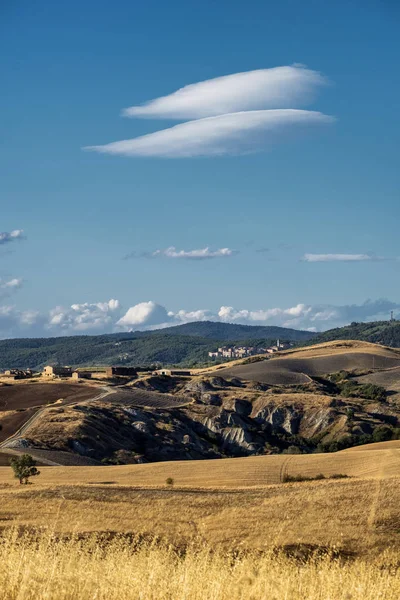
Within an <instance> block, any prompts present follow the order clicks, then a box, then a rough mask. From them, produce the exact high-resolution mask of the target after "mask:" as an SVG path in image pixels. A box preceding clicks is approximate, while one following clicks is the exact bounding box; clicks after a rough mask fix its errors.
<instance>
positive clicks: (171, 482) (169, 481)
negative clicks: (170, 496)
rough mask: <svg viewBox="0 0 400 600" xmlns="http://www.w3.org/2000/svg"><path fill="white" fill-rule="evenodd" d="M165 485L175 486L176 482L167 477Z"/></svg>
mask: <svg viewBox="0 0 400 600" xmlns="http://www.w3.org/2000/svg"><path fill="white" fill-rule="evenodd" d="M165 483H166V484H167V485H170V486H173V485H174V480H173V478H172V477H167V479H166V480H165Z"/></svg>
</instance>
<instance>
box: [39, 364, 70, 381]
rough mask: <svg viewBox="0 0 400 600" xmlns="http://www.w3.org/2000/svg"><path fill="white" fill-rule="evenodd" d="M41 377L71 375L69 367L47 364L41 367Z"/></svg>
mask: <svg viewBox="0 0 400 600" xmlns="http://www.w3.org/2000/svg"><path fill="white" fill-rule="evenodd" d="M43 377H49V378H50V377H52V378H54V377H72V369H71V367H52V366H51V365H47V366H46V367H45V368H44V369H43Z"/></svg>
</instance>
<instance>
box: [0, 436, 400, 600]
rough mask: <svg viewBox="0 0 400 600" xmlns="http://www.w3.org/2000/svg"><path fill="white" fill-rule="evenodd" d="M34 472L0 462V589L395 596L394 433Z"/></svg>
mask: <svg viewBox="0 0 400 600" xmlns="http://www.w3.org/2000/svg"><path fill="white" fill-rule="evenodd" d="M40 470H41V474H40V475H39V477H37V478H34V480H33V483H32V485H19V484H18V483H16V482H15V480H14V479H13V478H12V473H11V469H9V468H6V467H2V468H0V528H1V530H2V535H1V536H0V600H2V599H4V600H8V599H12V600H14V599H15V600H34V599H35V600H36V599H42V598H43V599H44V598H46V599H47V600H67V599H68V600H69V599H71V600H72V599H74V600H86V599H100V600H102V599H104V600H106V599H107V600H109V599H110V600H113V599H115V600H117V599H118V600H119V599H120V598H124V599H125V598H126V599H128V600H129V599H130V598H132V599H137V598H139V599H143V600H147V599H154V600H156V599H157V600H158V599H168V600H175V599H176V600H179V599H187V600H191V599H195V600H203V599H204V600H206V599H207V600H209V599H215V600H219V599H221V600H227V599H228V598H229V599H232V598H233V599H246V600H247V599H253V600H256V599H257V600H258V599H264V598H265V599H267V598H268V599H275V600H289V599H290V600H300V599H302V600H317V599H318V600H355V599H359V600H361V599H363V600H369V599H371V600H372V599H374V600H375V599H379V598H381V599H382V600H383V599H387V600H394V599H395V598H396V599H397V598H398V597H400V596H399V595H400V570H399V569H400V511H399V504H400V476H399V473H400V447H399V442H384V443H380V444H376V445H370V446H365V447H360V448H357V449H354V450H352V449H351V450H346V451H343V452H338V453H335V454H315V455H300V456H298V455H293V456H289V455H286V456H285V455H273V456H260V457H249V458H238V459H223V460H214V461H186V462H170V463H153V464H147V465H125V466H109V467H40ZM319 473H322V474H324V475H325V476H326V477H329V476H331V475H333V474H337V473H339V474H347V475H348V478H344V479H323V480H318V481H302V482H290V483H284V482H283V480H284V475H291V476H295V475H303V476H307V477H315V476H316V475H318V474H319ZM169 477H171V478H172V479H173V483H172V484H171V483H170V484H167V483H166V480H167V478H169Z"/></svg>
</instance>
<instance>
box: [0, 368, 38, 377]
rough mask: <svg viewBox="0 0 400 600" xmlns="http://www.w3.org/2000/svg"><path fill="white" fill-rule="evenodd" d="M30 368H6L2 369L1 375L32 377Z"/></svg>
mask: <svg viewBox="0 0 400 600" xmlns="http://www.w3.org/2000/svg"><path fill="white" fill-rule="evenodd" d="M32 374H33V373H32V371H31V369H7V370H6V371H4V373H3V375H2V377H7V379H28V378H30V377H32Z"/></svg>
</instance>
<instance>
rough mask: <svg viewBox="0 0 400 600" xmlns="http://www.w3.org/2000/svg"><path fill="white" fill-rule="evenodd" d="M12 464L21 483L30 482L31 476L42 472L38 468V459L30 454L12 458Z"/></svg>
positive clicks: (15, 475)
mask: <svg viewBox="0 0 400 600" xmlns="http://www.w3.org/2000/svg"><path fill="white" fill-rule="evenodd" d="M10 465H11V468H12V470H13V471H14V477H16V478H17V479H19V482H20V483H28V480H29V477H34V476H35V475H39V474H40V471H39V470H38V469H37V468H36V461H35V460H34V458H33V457H32V456H31V455H30V454H23V455H22V456H16V457H15V458H12V459H11V461H10Z"/></svg>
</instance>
